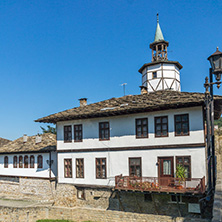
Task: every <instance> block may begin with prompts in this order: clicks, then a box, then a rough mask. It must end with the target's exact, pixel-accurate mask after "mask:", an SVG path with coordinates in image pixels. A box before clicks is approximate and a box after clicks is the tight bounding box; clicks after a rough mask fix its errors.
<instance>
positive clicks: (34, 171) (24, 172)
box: [0, 133, 57, 180]
mask: <svg viewBox="0 0 222 222" xmlns="http://www.w3.org/2000/svg"><path fill="white" fill-rule="evenodd" d="M50 161H51V162H50ZM50 163H51V164H50ZM0 172H1V173H0V178H2V177H4V178H6V177H8V178H35V179H48V180H49V179H50V180H55V177H56V176H57V155H56V135H54V134H50V133H46V134H42V135H37V136H26V135H24V136H23V137H20V138H18V139H16V140H14V141H11V142H8V143H7V144H5V145H3V146H2V147H0Z"/></svg>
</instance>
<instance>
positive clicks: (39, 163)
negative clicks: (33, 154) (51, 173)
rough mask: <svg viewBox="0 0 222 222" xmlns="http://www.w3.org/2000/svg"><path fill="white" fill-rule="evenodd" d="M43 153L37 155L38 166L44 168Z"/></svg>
mask: <svg viewBox="0 0 222 222" xmlns="http://www.w3.org/2000/svg"><path fill="white" fill-rule="evenodd" d="M42 160H43V159H42V155H38V157H37V167H38V168H42V167H43V161H42Z"/></svg>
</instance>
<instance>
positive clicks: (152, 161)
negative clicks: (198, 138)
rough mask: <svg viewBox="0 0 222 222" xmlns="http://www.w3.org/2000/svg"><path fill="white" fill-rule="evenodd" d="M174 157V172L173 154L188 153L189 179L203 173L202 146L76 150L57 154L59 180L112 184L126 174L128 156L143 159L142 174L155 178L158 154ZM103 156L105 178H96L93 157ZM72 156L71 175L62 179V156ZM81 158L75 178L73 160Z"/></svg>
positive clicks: (204, 167)
mask: <svg viewBox="0 0 222 222" xmlns="http://www.w3.org/2000/svg"><path fill="white" fill-rule="evenodd" d="M164 156H173V157H174V172H175V171H176V169H175V167H176V156H191V176H192V178H202V177H203V176H206V171H205V169H206V166H205V147H200V148H184V149H181V148H180V149H159V150H157V149H153V150H142V151H138V150H137V151H111V152H107V151H104V152H78V153H58V163H59V172H58V182H59V183H73V184H89V185H91V184H92V185H107V186H109V185H110V186H113V185H114V182H115V180H114V177H115V176H116V175H120V174H123V175H124V176H128V175H129V157H141V158H142V176H143V177H158V165H157V164H156V163H157V159H158V157H164ZM103 157H105V158H106V164H107V179H96V176H95V175H96V169H95V158H103ZM65 158H72V169H73V170H72V172H73V178H64V159H65ZM76 158H84V174H85V177H84V178H83V179H79V178H76V166H75V159H76Z"/></svg>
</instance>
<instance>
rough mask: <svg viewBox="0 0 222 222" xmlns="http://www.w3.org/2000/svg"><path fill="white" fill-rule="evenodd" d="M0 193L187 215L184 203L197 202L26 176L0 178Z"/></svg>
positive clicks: (71, 204)
mask: <svg viewBox="0 0 222 222" xmlns="http://www.w3.org/2000/svg"><path fill="white" fill-rule="evenodd" d="M0 197H1V198H6V199H10V198H12V199H30V200H37V201H41V202H51V203H52V204H53V206H55V207H82V208H84V207H85V208H97V209H104V210H115V211H123V212H133V213H143V214H153V215H168V216H174V217H178V216H183V217H186V216H190V217H195V218H200V214H198V213H195V214H194V213H190V212H188V204H189V203H195V204H197V205H198V204H199V202H198V201H199V198H200V197H199V198H197V197H192V198H191V197H180V200H179V203H178V204H177V202H176V201H175V200H174V201H172V199H171V195H170V194H161V193H160V194H150V193H144V192H130V191H127V192H126V191H114V190H112V189H111V188H102V187H98V188H97V187H91V188H90V187H76V186H74V185H72V184H56V183H55V182H54V181H53V182H50V181H49V180H43V179H28V178H18V179H16V178H0Z"/></svg>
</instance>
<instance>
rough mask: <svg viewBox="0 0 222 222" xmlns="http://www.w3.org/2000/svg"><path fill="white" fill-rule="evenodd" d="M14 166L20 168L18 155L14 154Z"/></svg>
mask: <svg viewBox="0 0 222 222" xmlns="http://www.w3.org/2000/svg"><path fill="white" fill-rule="evenodd" d="M15 160H16V161H15ZM13 168H18V157H17V156H13Z"/></svg>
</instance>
